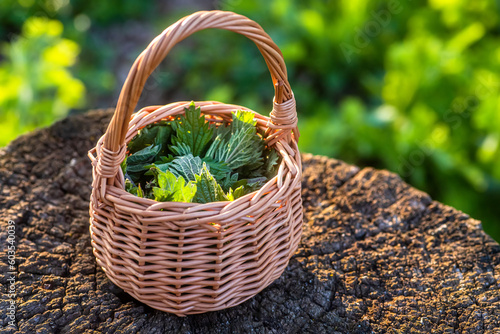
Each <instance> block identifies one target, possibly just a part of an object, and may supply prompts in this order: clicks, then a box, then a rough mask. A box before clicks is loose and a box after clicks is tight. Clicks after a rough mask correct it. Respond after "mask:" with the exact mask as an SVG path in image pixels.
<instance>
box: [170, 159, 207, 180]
mask: <svg viewBox="0 0 500 334" xmlns="http://www.w3.org/2000/svg"><path fill="white" fill-rule="evenodd" d="M202 167H203V161H202V160H201V158H200V157H194V156H193V155H192V154H191V153H190V154H188V155H183V156H182V157H177V158H175V159H174V160H173V161H172V162H171V163H169V164H168V168H169V170H170V171H171V172H172V174H174V175H175V176H176V177H179V176H182V177H183V178H184V179H185V180H188V181H196V175H200V173H201V169H202Z"/></svg>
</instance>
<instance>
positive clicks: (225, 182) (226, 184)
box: [221, 171, 238, 192]
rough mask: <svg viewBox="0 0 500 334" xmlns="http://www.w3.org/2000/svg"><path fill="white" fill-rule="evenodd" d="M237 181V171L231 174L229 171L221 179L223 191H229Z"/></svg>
mask: <svg viewBox="0 0 500 334" xmlns="http://www.w3.org/2000/svg"><path fill="white" fill-rule="evenodd" d="M237 181H238V173H234V174H231V172H230V171H229V172H228V173H227V174H226V176H225V177H224V178H223V179H222V181H221V187H222V189H223V190H224V191H225V192H228V191H230V189H231V187H233V185H234V184H235V183H236V182H237Z"/></svg>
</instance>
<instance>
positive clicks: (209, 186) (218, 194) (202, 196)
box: [193, 163, 228, 203]
mask: <svg viewBox="0 0 500 334" xmlns="http://www.w3.org/2000/svg"><path fill="white" fill-rule="evenodd" d="M196 187H197V189H196V194H195V195H194V197H193V202H195V203H210V202H217V201H227V200H228V198H227V197H226V195H225V194H224V191H223V190H222V188H221V186H220V184H219V183H218V182H217V180H216V179H215V178H214V177H213V175H212V174H210V171H209V170H208V168H207V165H206V164H205V163H203V168H202V170H201V174H200V175H196Z"/></svg>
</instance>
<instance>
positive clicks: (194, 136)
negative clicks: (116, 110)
mask: <svg viewBox="0 0 500 334" xmlns="http://www.w3.org/2000/svg"><path fill="white" fill-rule="evenodd" d="M256 124H257V121H256V120H255V115H254V113H252V112H249V111H241V110H240V111H237V112H235V113H233V119H232V122H230V123H229V124H226V123H223V124H220V125H219V126H218V127H214V126H211V125H210V124H209V123H207V122H206V120H205V116H202V115H201V110H200V108H195V105H194V104H193V103H192V104H191V105H190V106H189V108H185V115H184V116H181V117H179V118H178V119H176V120H175V121H171V122H166V121H162V122H160V123H158V124H153V125H148V126H147V127H145V128H144V129H142V130H140V131H139V134H138V135H137V136H136V137H134V139H133V140H132V141H131V142H130V143H129V154H130V155H129V156H128V157H126V158H125V159H124V161H123V162H122V164H121V168H122V170H123V172H124V176H125V190H127V191H128V192H129V193H131V194H134V195H137V196H139V197H144V198H152V199H154V200H156V201H161V202H164V201H174V202H195V203H210V202H217V201H233V200H235V199H238V198H240V197H242V196H244V195H246V194H248V193H251V192H253V191H255V190H257V189H259V188H260V187H262V185H263V184H264V183H265V182H266V181H267V179H268V178H267V177H265V176H268V177H272V176H274V175H275V174H276V170H277V167H278V164H279V161H280V159H279V155H278V154H277V152H276V151H275V150H273V149H267V150H265V143H264V140H263V139H262V138H261V136H260V135H259V134H258V133H257V128H256ZM169 144H171V146H170V147H169V146H168V145H169ZM169 149H170V150H171V152H170V151H169ZM239 178H241V179H240V180H239Z"/></svg>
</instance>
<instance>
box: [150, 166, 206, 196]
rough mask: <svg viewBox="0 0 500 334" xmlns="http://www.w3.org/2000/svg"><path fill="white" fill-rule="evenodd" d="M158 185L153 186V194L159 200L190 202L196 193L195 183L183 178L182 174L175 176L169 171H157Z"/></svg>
mask: <svg viewBox="0 0 500 334" xmlns="http://www.w3.org/2000/svg"><path fill="white" fill-rule="evenodd" d="M158 185H159V187H153V195H154V198H155V200H156V201H159V202H166V201H170V202H191V201H192V199H193V196H194V195H195V194H196V188H197V187H196V184H194V183H193V182H188V183H186V181H185V180H184V178H183V177H182V176H180V177H176V176H175V175H174V174H172V173H171V172H170V171H167V172H162V171H158Z"/></svg>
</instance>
